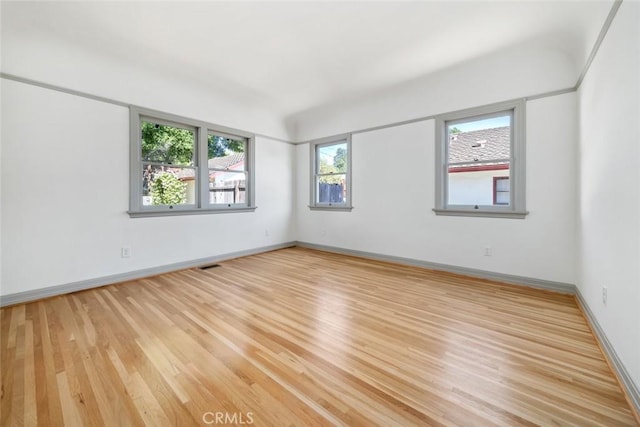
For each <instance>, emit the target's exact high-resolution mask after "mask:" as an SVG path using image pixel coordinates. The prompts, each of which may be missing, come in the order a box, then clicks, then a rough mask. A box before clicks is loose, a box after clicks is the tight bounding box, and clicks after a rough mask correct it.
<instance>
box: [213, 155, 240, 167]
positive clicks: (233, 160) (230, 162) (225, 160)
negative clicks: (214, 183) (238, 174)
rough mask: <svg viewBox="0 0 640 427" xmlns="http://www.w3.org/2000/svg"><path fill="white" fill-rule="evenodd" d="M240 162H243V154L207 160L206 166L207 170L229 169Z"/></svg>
mask: <svg viewBox="0 0 640 427" xmlns="http://www.w3.org/2000/svg"><path fill="white" fill-rule="evenodd" d="M242 162H244V153H233V154H232V155H230V156H225V157H214V158H213V159H209V161H208V162H207V166H209V169H229V168H231V167H232V166H235V165H237V164H239V163H242Z"/></svg>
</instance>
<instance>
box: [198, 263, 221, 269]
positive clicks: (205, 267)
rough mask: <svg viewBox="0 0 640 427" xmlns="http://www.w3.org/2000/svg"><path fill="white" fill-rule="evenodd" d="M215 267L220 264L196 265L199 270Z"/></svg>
mask: <svg viewBox="0 0 640 427" xmlns="http://www.w3.org/2000/svg"><path fill="white" fill-rule="evenodd" d="M216 267H220V264H210V265H203V266H202V267H198V268H199V269H200V270H208V269H210V268H216Z"/></svg>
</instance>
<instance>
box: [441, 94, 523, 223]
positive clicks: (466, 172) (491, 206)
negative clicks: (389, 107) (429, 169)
mask: <svg viewBox="0 0 640 427" xmlns="http://www.w3.org/2000/svg"><path fill="white" fill-rule="evenodd" d="M524 108H525V105H524V101H519V102H511V103H502V104H497V105H492V106H487V107H481V108H474V109H469V110H465V111H459V112H455V113H449V114H445V115H442V116H439V117H437V118H436V159H437V160H436V207H435V209H434V211H435V213H436V214H437V215H456V216H488V217H506V218H524V217H525V215H526V214H527V212H526V210H525V174H524V168H525V141H524V139H525V132H524V126H525V123H524V122H525V115H524Z"/></svg>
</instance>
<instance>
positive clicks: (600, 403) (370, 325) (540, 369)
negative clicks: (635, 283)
mask: <svg viewBox="0 0 640 427" xmlns="http://www.w3.org/2000/svg"><path fill="white" fill-rule="evenodd" d="M1 312H2V337H1V347H0V349H1V351H2V356H1V357H2V358H1V362H2V395H1V402H2V407H1V409H2V414H1V418H0V424H1V425H2V426H9V425H35V424H36V423H37V424H40V425H45V426H62V425H67V426H80V425H108V426H125V425H142V424H147V425H180V426H188V425H204V424H205V423H210V424H211V425H216V424H214V422H216V421H217V425H221V424H223V422H226V424H227V425H229V424H233V422H234V421H235V422H236V423H237V424H242V423H244V424H249V423H250V422H253V423H254V424H255V425H274V426H285V425H301V426H303V425H363V426H370V425H384V426H394V425H402V426H407V425H464V426H483V425H503V426H531V425H545V426H546V425H579V426H589V425H603V426H623V425H636V423H635V421H634V418H633V415H632V412H631V410H630V408H629V406H628V404H627V402H626V401H625V398H624V396H623V394H622V391H621V389H620V387H619V385H618V383H617V382H616V380H615V378H614V375H613V374H612V372H611V370H610V369H609V367H608V365H607V363H606V361H605V359H604V357H603V355H602V353H601V351H600V350H599V348H598V346H597V344H596V342H595V340H594V338H593V336H592V334H591V332H590V330H589V328H588V327H587V324H586V322H585V320H584V318H583V316H582V314H581V312H580V311H579V309H578V307H577V306H576V303H575V300H574V298H573V297H572V296H567V295H561V294H556V293H551V292H545V291H540V290H534V289H529V288H524V287H516V286H510V285H503V284H499V283H493V282H488V281H483V280H475V279H470V278H465V277H462V276H456V275H452V274H446V273H436V272H431V271H428V270H422V269H417V268H411V267H403V266H397V265H393V264H386V263H378V262H373V261H367V260H363V259H359V258H351V257H345V256H339V255H333V254H328V253H323V252H316V251H311V250H307V249H301V248H292V249H285V250H280V251H276V252H271V253H266V254H261V255H256V256H251V257H246V258H241V259H236V260H232V261H227V262H224V263H222V264H221V266H220V267H218V268H213V269H209V270H198V269H191V270H184V271H180V272H176V273H171V274H165V275H161V276H157V277H153V278H149V279H144V280H137V281H132V282H128V283H123V284H119V285H114V286H107V287H103V288H98V289H93V290H89V291H84V292H78V293H74V294H70V295H66V296H60V297H55V298H51V299H47V300H43V301H39V302H34V303H30V304H22V305H17V306H14V307H9V308H5V309H2V311H1ZM203 417H204V418H203ZM216 417H218V418H216ZM225 417H226V418H225Z"/></svg>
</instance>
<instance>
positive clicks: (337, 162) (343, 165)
mask: <svg viewBox="0 0 640 427" xmlns="http://www.w3.org/2000/svg"><path fill="white" fill-rule="evenodd" d="M333 165H334V166H335V168H336V171H337V172H346V171H347V150H346V149H344V148H342V147H340V148H338V149H337V150H336V155H335V156H333Z"/></svg>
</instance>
